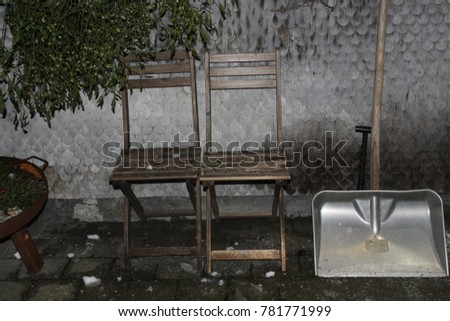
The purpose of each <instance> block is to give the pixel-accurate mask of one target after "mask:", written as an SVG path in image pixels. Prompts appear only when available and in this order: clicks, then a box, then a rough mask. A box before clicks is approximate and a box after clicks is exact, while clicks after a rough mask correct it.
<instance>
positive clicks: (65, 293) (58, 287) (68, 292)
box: [28, 282, 77, 301]
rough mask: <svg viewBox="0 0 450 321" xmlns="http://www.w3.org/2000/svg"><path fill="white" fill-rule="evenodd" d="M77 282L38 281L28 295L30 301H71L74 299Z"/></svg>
mask: <svg viewBox="0 0 450 321" xmlns="http://www.w3.org/2000/svg"><path fill="white" fill-rule="evenodd" d="M76 288H77V283H75V282H64V283H62V282H52V283H44V282H42V283H39V284H38V285H37V286H36V288H35V289H34V293H33V294H31V295H30V297H29V298H28V300H31V301H71V300H74V299H75V295H76V292H77V290H76Z"/></svg>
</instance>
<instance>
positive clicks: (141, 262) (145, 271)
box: [111, 257, 159, 281]
mask: <svg viewBox="0 0 450 321" xmlns="http://www.w3.org/2000/svg"><path fill="white" fill-rule="evenodd" d="M158 261H159V258H155V257H139V258H132V259H131V264H130V269H127V268H125V265H124V259H123V258H119V259H116V260H115V261H114V263H113V267H112V270H111V275H112V276H116V277H122V278H124V279H126V280H143V281H148V280H155V279H156V270H157V269H158Z"/></svg>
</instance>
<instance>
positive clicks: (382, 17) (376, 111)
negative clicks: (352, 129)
mask: <svg viewBox="0 0 450 321" xmlns="http://www.w3.org/2000/svg"><path fill="white" fill-rule="evenodd" d="M387 9H388V0H380V13H379V15H378V31H377V32H378V36H377V51H376V61H375V83H374V90H373V106H372V135H371V141H370V142H371V143H370V189H372V190H377V189H380V127H381V112H382V109H381V105H382V101H383V80H384V51H385V39H386V26H387Z"/></svg>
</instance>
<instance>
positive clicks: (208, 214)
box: [206, 186, 212, 274]
mask: <svg viewBox="0 0 450 321" xmlns="http://www.w3.org/2000/svg"><path fill="white" fill-rule="evenodd" d="M206 266H207V267H206V268H207V273H208V274H211V272H212V262H211V186H210V187H208V188H207V190H206Z"/></svg>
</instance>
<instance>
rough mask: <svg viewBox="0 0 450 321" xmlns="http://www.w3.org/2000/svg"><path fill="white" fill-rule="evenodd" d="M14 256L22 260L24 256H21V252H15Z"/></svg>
mask: <svg viewBox="0 0 450 321" xmlns="http://www.w3.org/2000/svg"><path fill="white" fill-rule="evenodd" d="M14 257H15V258H16V259H17V260H20V259H21V258H22V257H21V256H20V254H19V252H16V253H14Z"/></svg>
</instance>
